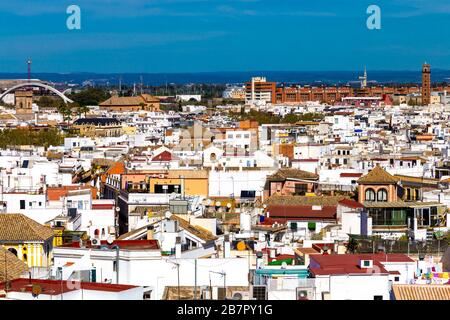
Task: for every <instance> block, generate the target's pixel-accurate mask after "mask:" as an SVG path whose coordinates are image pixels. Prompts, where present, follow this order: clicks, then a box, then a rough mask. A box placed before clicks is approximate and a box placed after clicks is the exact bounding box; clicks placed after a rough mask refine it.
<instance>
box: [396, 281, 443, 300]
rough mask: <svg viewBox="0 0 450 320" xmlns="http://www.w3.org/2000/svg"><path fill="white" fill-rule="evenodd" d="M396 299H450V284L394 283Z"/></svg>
mask: <svg viewBox="0 0 450 320" xmlns="http://www.w3.org/2000/svg"><path fill="white" fill-rule="evenodd" d="M392 290H393V292H394V297H395V299H396V300H447V301H448V300H450V286H449V285H430V284H425V285H417V284H414V285H412V284H394V285H393V286H392Z"/></svg>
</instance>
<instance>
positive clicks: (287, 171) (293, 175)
mask: <svg viewBox="0 0 450 320" xmlns="http://www.w3.org/2000/svg"><path fill="white" fill-rule="evenodd" d="M286 179H307V180H317V179H319V176H318V175H317V174H315V173H311V172H308V171H303V170H299V169H292V168H283V169H280V170H278V171H277V172H276V173H274V174H272V175H270V176H268V177H267V180H268V181H280V180H281V181H284V180H286Z"/></svg>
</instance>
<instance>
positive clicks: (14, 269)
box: [0, 246, 28, 282]
mask: <svg viewBox="0 0 450 320" xmlns="http://www.w3.org/2000/svg"><path fill="white" fill-rule="evenodd" d="M26 271H28V267H27V265H26V264H25V263H24V262H22V261H21V260H20V259H19V258H17V257H16V256H15V255H14V254H13V253H12V252H10V251H8V250H6V249H4V248H3V247H2V246H0V282H3V281H9V280H14V279H17V278H19V277H20V276H21V275H22V274H23V273H24V272H26Z"/></svg>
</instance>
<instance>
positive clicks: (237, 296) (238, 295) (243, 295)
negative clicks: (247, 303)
mask: <svg viewBox="0 0 450 320" xmlns="http://www.w3.org/2000/svg"><path fill="white" fill-rule="evenodd" d="M231 300H250V292H248V291H233V294H232V295H231Z"/></svg>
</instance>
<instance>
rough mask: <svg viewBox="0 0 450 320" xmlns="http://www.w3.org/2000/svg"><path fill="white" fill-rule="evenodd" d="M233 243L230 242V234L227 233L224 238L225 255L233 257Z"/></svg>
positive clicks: (225, 256)
mask: <svg viewBox="0 0 450 320" xmlns="http://www.w3.org/2000/svg"><path fill="white" fill-rule="evenodd" d="M230 251H231V244H230V235H228V234H226V235H225V237H224V240H223V257H224V258H230V257H231V252H230Z"/></svg>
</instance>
